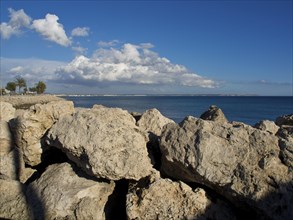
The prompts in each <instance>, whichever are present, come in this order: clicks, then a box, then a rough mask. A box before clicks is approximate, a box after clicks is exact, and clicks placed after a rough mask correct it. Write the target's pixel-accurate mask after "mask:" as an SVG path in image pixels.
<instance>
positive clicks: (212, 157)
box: [160, 117, 293, 219]
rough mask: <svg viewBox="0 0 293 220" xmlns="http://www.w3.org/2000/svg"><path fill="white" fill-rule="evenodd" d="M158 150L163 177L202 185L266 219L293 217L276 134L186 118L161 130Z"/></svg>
mask: <svg viewBox="0 0 293 220" xmlns="http://www.w3.org/2000/svg"><path fill="white" fill-rule="evenodd" d="M160 148H161V152H162V171H163V172H164V173H166V174H167V175H169V176H171V177H173V178H176V179H179V180H183V181H187V182H196V183H201V184H204V185H206V186H208V187H210V188H212V189H213V190H215V191H217V192H218V193H220V194H222V195H223V196H224V197H226V198H227V199H229V200H230V201H232V202H233V203H235V204H236V205H238V206H239V207H242V208H245V207H250V208H253V209H254V210H255V211H256V212H257V213H259V214H260V215H263V216H265V217H267V218H272V219H284V218H285V219H289V218H290V217H291V218H292V217H293V209H292V208H290V207H292V203H293V188H292V184H293V183H292V178H293V176H292V173H290V172H288V167H287V166H285V165H284V164H283V163H282V162H281V161H280V159H279V153H280V149H279V146H278V138H277V137H276V136H275V135H273V134H270V133H268V132H264V131H261V130H258V129H255V128H252V127H250V126H248V125H244V124H241V123H235V124H228V123H223V124H219V123H215V122H212V121H204V120H201V119H196V118H193V117H188V118H186V119H185V120H184V121H183V122H181V123H180V125H176V124H168V125H166V126H165V129H164V131H163V133H162V137H161V145H160Z"/></svg>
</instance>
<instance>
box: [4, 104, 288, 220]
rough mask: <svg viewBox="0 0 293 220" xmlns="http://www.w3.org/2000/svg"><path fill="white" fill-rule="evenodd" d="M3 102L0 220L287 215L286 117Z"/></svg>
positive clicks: (275, 216)
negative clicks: (233, 118) (236, 118)
mask: <svg viewBox="0 0 293 220" xmlns="http://www.w3.org/2000/svg"><path fill="white" fill-rule="evenodd" d="M0 104H1V105H0V107H1V114H0V126H1V133H0V146H1V147H0V162H1V166H0V189H1V191H0V197H1V200H0V218H4V219H98V220H100V219H150V220H151V219H247V218H249V219H293V181H292V179H293V172H292V171H293V115H287V116H280V117H279V118H277V119H276V121H275V122H273V121H261V122H259V123H258V124H256V125H255V126H253V127H252V126H249V125H246V124H243V123H241V122H229V121H228V120H227V118H226V117H225V115H224V113H223V112H222V111H221V109H219V108H218V107H216V106H211V107H210V109H209V110H207V111H206V112H204V113H203V114H202V116H201V118H195V117H192V116H188V117H186V118H185V119H184V120H183V121H182V122H181V123H179V124H177V123H175V122H174V121H172V120H170V119H168V118H166V117H164V116H163V115H162V114H161V113H160V112H159V111H158V110H157V109H150V110H148V111H146V112H144V113H143V114H137V113H133V114H131V113H129V112H127V111H125V110H122V109H119V108H106V107H104V106H100V105H94V106H93V107H92V108H91V109H83V108H74V105H73V102H71V101H65V100H62V99H60V100H58V101H49V102H46V103H45V104H35V105H32V106H31V107H30V108H29V109H27V110H22V111H20V112H17V111H16V110H15V108H14V107H13V106H12V104H10V103H7V102H4V100H3V99H1V103H0ZM14 106H17V105H16V104H14Z"/></svg>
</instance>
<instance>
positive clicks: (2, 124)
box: [0, 120, 13, 155]
mask: <svg viewBox="0 0 293 220" xmlns="http://www.w3.org/2000/svg"><path fill="white" fill-rule="evenodd" d="M12 145H13V138H12V135H11V132H10V128H9V124H8V122H7V121H4V120H0V155H2V154H6V153H7V152H9V151H10V150H11V147H12Z"/></svg>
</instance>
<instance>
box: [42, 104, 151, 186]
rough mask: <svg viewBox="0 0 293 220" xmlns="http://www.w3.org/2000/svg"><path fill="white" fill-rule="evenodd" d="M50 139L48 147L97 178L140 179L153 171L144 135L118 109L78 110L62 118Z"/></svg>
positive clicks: (54, 126) (133, 121)
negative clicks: (51, 147) (56, 150)
mask: <svg viewBox="0 0 293 220" xmlns="http://www.w3.org/2000/svg"><path fill="white" fill-rule="evenodd" d="M47 137H48V140H47V143H48V144H49V145H51V146H55V147H57V148H60V149H61V150H62V151H64V152H65V153H66V154H67V156H68V157H69V158H70V159H71V160H72V161H74V162H75V163H76V164H78V165H79V166H80V167H81V168H82V169H83V170H84V171H85V172H87V173H88V174H89V175H92V176H96V177H98V178H100V177H102V178H107V179H111V180H119V179H134V180H139V179H140V178H142V177H145V176H148V175H149V174H150V172H151V170H152V165H151V163H150V159H149V157H148V153H147V148H146V137H145V135H144V134H143V133H142V132H141V131H140V130H139V128H138V127H137V126H136V125H135V120H134V118H133V117H132V116H131V115H130V114H129V113H128V112H127V111H124V110H122V109H119V108H106V107H103V106H97V105H95V106H94V107H93V109H91V110H79V111H78V112H77V113H76V114H74V115H73V116H69V115H67V116H65V117H62V118H61V119H60V120H59V121H58V122H57V123H56V124H54V125H53V127H52V128H51V129H50V131H49V133H48V136H47Z"/></svg>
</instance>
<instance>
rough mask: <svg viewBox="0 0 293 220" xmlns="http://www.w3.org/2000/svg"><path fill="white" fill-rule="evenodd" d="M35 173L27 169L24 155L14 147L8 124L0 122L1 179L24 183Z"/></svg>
mask: <svg viewBox="0 0 293 220" xmlns="http://www.w3.org/2000/svg"><path fill="white" fill-rule="evenodd" d="M34 172H35V170H34V169H31V168H26V167H25V164H24V161H23V157H22V154H21V152H20V151H19V150H18V148H17V147H15V145H14V141H13V138H12V135H11V132H10V129H9V124H8V122H6V121H0V179H11V180H18V181H20V182H22V183H24V182H26V181H27V179H28V178H29V177H31V176H32V175H33V173H34Z"/></svg>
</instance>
